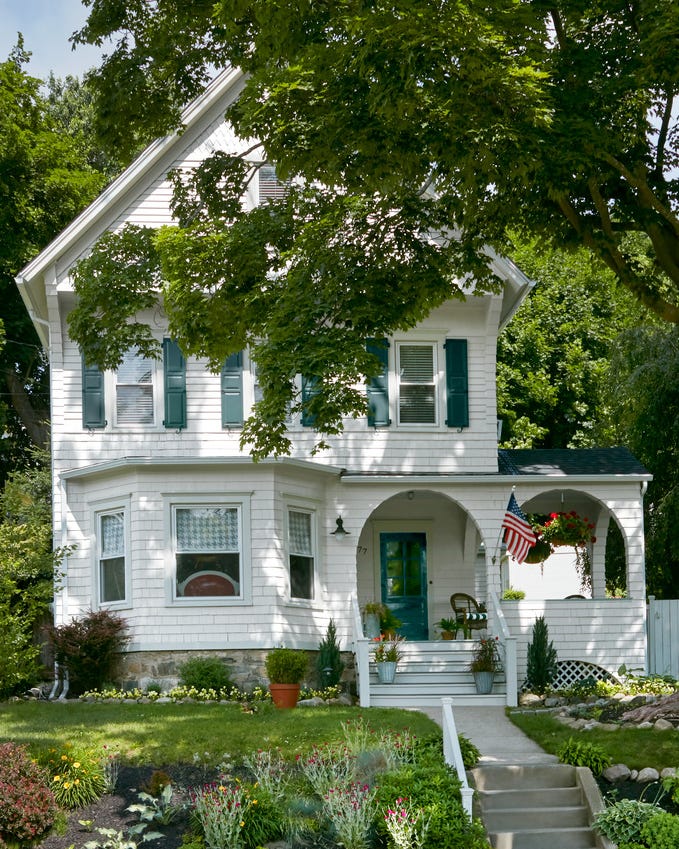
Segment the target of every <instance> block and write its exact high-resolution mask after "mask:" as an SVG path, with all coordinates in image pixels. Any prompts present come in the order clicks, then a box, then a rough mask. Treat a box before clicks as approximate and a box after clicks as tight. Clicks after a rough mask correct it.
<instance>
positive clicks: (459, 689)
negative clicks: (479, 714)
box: [369, 640, 507, 707]
mask: <svg viewBox="0 0 679 849" xmlns="http://www.w3.org/2000/svg"><path fill="white" fill-rule="evenodd" d="M475 642H476V641H475V640H432V641H429V642H424V641H423V642H415V641H407V642H404V643H403V644H402V645H401V646H400V647H399V648H400V649H401V652H402V658H401V660H400V661H399V664H398V667H397V672H396V678H395V680H394V683H393V684H380V683H379V681H378V678H377V672H376V669H375V664H374V663H373V662H372V660H371V662H370V666H369V686H370V704H371V705H373V706H375V707H439V706H440V705H441V699H442V698H444V697H450V698H452V699H453V701H454V704H456V705H460V706H462V705H504V704H506V699H507V691H506V686H505V674H504V671H503V672H498V673H497V674H496V676H495V681H494V683H493V691H492V693H490V694H489V695H479V694H477V692H476V687H475V685H474V678H473V676H472V673H471V672H470V671H469V663H470V662H471V659H472V653H473V648H474V645H475Z"/></svg>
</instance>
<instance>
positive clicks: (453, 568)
mask: <svg viewBox="0 0 679 849" xmlns="http://www.w3.org/2000/svg"><path fill="white" fill-rule="evenodd" d="M402 534H420V535H423V538H424V542H425V546H426V576H425V584H424V595H425V601H424V605H425V612H424V616H425V621H426V638H428V639H434V638H436V637H437V636H439V633H440V630H441V629H440V628H437V627H436V623H437V622H439V621H440V620H441V619H442V618H449V617H450V616H451V615H452V608H451V606H450V596H451V595H452V594H453V593H455V592H465V593H468V594H469V595H471V596H473V597H474V598H476V599H478V600H479V601H480V602H485V601H486V599H487V584H486V561H485V547H484V546H483V545H482V535H481V531H480V529H479V527H478V524H477V523H476V520H475V518H474V517H473V516H472V514H471V512H470V511H469V510H468V509H467V508H466V506H464V505H463V504H462V503H461V502H460V501H459V500H457V499H456V498H455V497H453V496H451V495H450V494H449V493H446V492H441V491H437V490H436V489H405V488H404V489H401V490H399V491H397V492H393V493H391V494H389V495H388V496H386V497H385V498H384V499H383V500H381V501H380V502H379V504H376V505H374V506H373V508H372V510H371V511H370V513H369V514H368V515H367V517H366V519H365V521H364V522H363V525H362V527H361V530H360V533H359V538H358V546H357V589H358V601H359V605H360V606H361V607H363V606H364V605H365V604H366V603H368V602H372V601H377V602H381V603H386V602H388V601H389V595H390V592H389V589H388V587H387V586H386V583H387V582H386V580H385V574H384V570H385V568H386V567H385V564H384V563H383V557H384V543H385V540H387V539H390V538H391V539H396V538H398V537H399V535H402ZM395 612H396V615H398V611H397V610H396V611H395Z"/></svg>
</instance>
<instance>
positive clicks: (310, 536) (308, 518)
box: [288, 510, 315, 599]
mask: <svg viewBox="0 0 679 849" xmlns="http://www.w3.org/2000/svg"><path fill="white" fill-rule="evenodd" d="M314 548H315V546H314V514H313V513H312V512H311V511H308V510H305V511H302V510H288V557H289V567H290V597H291V598H293V599H312V598H313V597H314V581H315V568H314V563H315V556H314Z"/></svg>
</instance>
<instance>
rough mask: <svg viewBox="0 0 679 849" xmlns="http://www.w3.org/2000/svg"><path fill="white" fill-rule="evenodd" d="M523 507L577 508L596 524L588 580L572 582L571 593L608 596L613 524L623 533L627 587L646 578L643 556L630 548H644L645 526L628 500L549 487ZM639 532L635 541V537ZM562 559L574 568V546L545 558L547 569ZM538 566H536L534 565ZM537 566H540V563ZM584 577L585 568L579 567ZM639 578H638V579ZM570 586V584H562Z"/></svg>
mask: <svg viewBox="0 0 679 849" xmlns="http://www.w3.org/2000/svg"><path fill="white" fill-rule="evenodd" d="M521 509H522V510H523V512H524V513H526V514H539V515H544V516H549V515H550V514H551V513H561V512H563V513H568V512H570V511H575V512H576V513H577V514H578V515H579V516H580V517H582V518H584V519H587V520H589V521H590V522H591V523H593V524H594V526H595V528H594V531H593V536H594V539H595V541H594V542H590V543H588V544H587V546H586V552H587V557H588V559H589V569H588V570H587V574H586V575H585V577H586V578H587V582H586V584H585V585H582V586H581V587H580V588H579V589H576V588H575V585H573V584H571V585H570V589H569V594H575V593H578V592H582V593H584V595H585V596H587V597H589V596H590V595H591V597H592V598H605V597H606V548H607V537H608V531H609V527H610V525H611V523H612V524H613V525H614V526H615V527H616V528H617V530H618V531H619V532H620V534H621V536H622V542H623V556H624V559H625V569H624V573H625V587H624V589H625V590H627V589H628V587H630V586H634V585H635V584H638V583H639V581H640V580H641V581H643V559H640V558H636V561H635V558H634V557H632V558H631V557H630V548H631V549H632V550H633V551H634V549H635V548H637V549H638V548H639V547H641V549H642V550H643V529H642V528H640V527H639V525H638V518H637V517H636V516H635V515H634V511H631V510H630V505H629V503H622V504H621V503H619V502H614V501H606V500H605V499H603V498H601V497H599V496H597V495H595V494H593V493H592V492H590V491H587V490H585V489H578V488H577V487H574V486H573V485H571V486H568V487H559V488H556V487H554V488H550V489H548V490H545V491H543V492H540V493H538V494H534V495H532V496H531V497H529V498H527V499H526V500H525V501H523V502H522V503H521ZM635 535H636V544H632V543H633V542H634V536H635ZM557 558H559V559H560V560H561V567H562V568H564V564H565V568H571V569H573V568H574V567H573V566H572V564H573V563H574V562H575V560H576V555H575V549H574V548H572V547H570V546H563V547H559V548H558V549H557V552H556V553H555V554H554V555H552V556H551V557H550V558H548V559H547V561H545V568H548V565H551V566H553V565H554V564H555V563H556V559H557ZM519 568H521V567H518V566H517V565H516V564H514V565H513V568H511V569H510V572H511V574H512V575H513V576H516V575H517V569H519ZM533 568H535V566H534V567H533ZM537 568H540V567H539V566H538V567H537ZM579 574H580V576H582V570H579ZM635 578H636V581H635ZM562 585H564V586H567V584H562ZM565 595H566V594H565V593H562V594H561V595H559V594H558V593H557V594H556V595H546V596H544V597H545V598H558V597H561V598H563V597H565Z"/></svg>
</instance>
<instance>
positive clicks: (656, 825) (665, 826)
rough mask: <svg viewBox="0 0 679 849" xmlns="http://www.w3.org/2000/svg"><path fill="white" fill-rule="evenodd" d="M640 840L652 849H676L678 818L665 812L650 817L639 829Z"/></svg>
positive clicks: (678, 835)
mask: <svg viewBox="0 0 679 849" xmlns="http://www.w3.org/2000/svg"><path fill="white" fill-rule="evenodd" d="M641 840H642V842H643V843H645V844H646V845H647V846H651V847H652V849H677V846H679V817H678V816H675V815H674V814H668V813H666V812H663V813H661V814H658V815H657V816H655V817H651V819H649V820H647V821H646V823H645V824H644V827H643V828H642V829H641Z"/></svg>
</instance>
